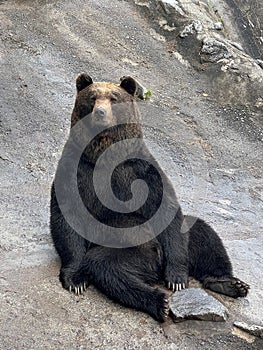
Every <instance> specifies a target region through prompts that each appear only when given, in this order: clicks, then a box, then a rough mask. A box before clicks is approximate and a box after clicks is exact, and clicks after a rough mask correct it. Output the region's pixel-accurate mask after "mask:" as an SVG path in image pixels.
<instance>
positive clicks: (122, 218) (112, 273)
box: [50, 73, 249, 322]
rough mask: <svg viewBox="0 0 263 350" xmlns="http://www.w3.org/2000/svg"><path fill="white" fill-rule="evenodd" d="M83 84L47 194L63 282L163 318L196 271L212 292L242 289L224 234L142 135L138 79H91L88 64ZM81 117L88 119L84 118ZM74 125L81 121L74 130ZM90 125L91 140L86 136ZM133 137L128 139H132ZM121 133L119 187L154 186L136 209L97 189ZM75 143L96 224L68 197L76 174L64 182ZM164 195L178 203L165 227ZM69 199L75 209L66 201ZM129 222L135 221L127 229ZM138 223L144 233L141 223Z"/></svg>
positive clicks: (122, 194)
mask: <svg viewBox="0 0 263 350" xmlns="http://www.w3.org/2000/svg"><path fill="white" fill-rule="evenodd" d="M76 88H77V96H76V100H75V105H74V108H73V112H72V116H71V129H70V137H69V138H70V140H71V141H70V142H69V145H65V147H64V150H63V152H62V156H61V159H60V161H59V164H58V168H57V172H56V174H55V179H54V181H53V184H52V189H51V202H50V230H51V236H52V239H53V243H54V246H55V249H56V251H57V253H58V255H59V256H60V260H61V269H60V274H59V279H60V282H61V284H62V286H63V288H65V289H66V290H68V291H69V292H73V293H75V294H77V295H79V294H82V293H83V292H84V291H85V290H86V288H87V287H88V286H89V285H90V284H92V285H94V286H95V287H96V288H97V289H99V290H100V291H101V292H103V293H104V294H105V295H106V296H108V297H109V298H110V299H112V300H113V301H116V302H118V303H120V304H122V305H124V306H126V307H130V308H134V309H137V310H140V311H143V312H146V313H148V314H149V315H151V316H152V317H153V318H154V319H156V320H157V321H159V322H164V321H165V320H166V318H167V317H168V315H169V297H170V294H171V292H177V291H179V290H182V289H185V288H187V287H188V284H189V277H190V276H191V277H193V278H195V279H196V280H198V281H200V282H201V283H202V285H203V287H204V288H207V289H210V290H212V291H214V292H217V293H221V294H225V295H227V296H229V297H233V298H237V297H245V296H246V295H247V293H248V290H249V285H248V284H246V283H245V282H243V281H241V280H239V279H238V278H236V277H234V276H233V272H232V265H231V262H230V259H229V256H228V254H227V252H226V249H225V247H224V245H223V243H222V240H221V239H220V237H219V236H218V234H217V233H216V232H215V231H214V229H213V228H212V227H211V226H210V225H208V224H207V223H206V222H205V221H203V220H202V219H200V218H194V217H190V216H185V215H183V213H182V210H181V207H180V205H179V203H178V200H177V197H176V194H175V191H174V188H173V186H172V184H171V182H170V180H169V178H168V177H167V176H166V175H165V174H164V173H163V172H162V169H161V168H160V167H159V165H158V162H157V161H156V160H155V158H154V157H153V155H152V154H151V152H150V151H149V149H148V148H147V146H146V144H145V143H144V140H143V133H142V127H141V116H140V113H139V110H138V107H137V102H136V90H137V83H136V81H135V80H134V79H133V78H132V77H130V76H125V77H122V78H121V82H120V83H119V84H118V83H112V82H93V80H92V78H91V77H90V76H89V75H88V74H86V73H81V74H80V75H79V76H78V77H77V79H76ZM83 120H85V121H86V122H85V123H83V125H81V123H82V121H83ZM77 125H81V126H80V127H79V128H78V130H77V131H76V130H75V129H76V126H77ZM87 135H89V140H90V142H89V143H88V144H87V145H86V144H85V140H86V136H87ZM83 140H84V144H85V145H84V147H83ZM126 141H129V142H131V144H129V146H127V147H126V146H125V145H126V144H125V142H126ZM137 141H138V142H137ZM120 142H122V143H123V145H124V146H123V147H122V148H120V150H119V153H121V155H122V156H124V158H123V159H124V160H123V161H122V162H121V163H120V164H119V165H118V166H117V167H116V168H115V169H114V171H112V173H111V181H110V186H111V188H112V191H113V193H114V195H115V197H116V198H117V199H118V200H119V201H121V202H123V203H124V204H125V203H127V201H129V200H130V199H131V197H132V191H131V186H132V183H133V182H134V181H135V180H136V179H141V180H143V181H145V183H146V184H147V186H148V195H147V198H146V201H145V203H144V204H143V205H141V207H139V208H135V209H133V210H132V211H131V212H129V211H126V212H125V210H124V211H122V212H115V211H114V210H111V209H110V208H109V207H107V206H106V205H105V204H104V203H102V202H101V200H100V199H99V198H97V193H96V191H95V189H94V184H93V181H94V177H93V175H94V171H95V168H96V166H97V165H96V164H97V163H98V162H99V160H100V157H101V155H102V154H103V153H104V152H105V151H106V150H107V149H108V147H110V146H112V145H116V144H119V143H120ZM75 150H77V151H78V154H79V159H78V160H77V163H76V164H77V171H76V175H75V176H76V182H77V187H76V188H77V191H78V193H79V195H80V198H81V200H82V202H83V204H84V206H85V208H86V209H87V210H88V212H90V213H91V216H92V218H94V219H95V220H94V221H96V222H98V223H99V224H98V226H97V225H96V224H94V225H93V224H92V225H90V224H89V221H85V220H91V219H89V218H88V219H87V215H85V218H84V215H80V212H79V205H78V204H76V203H74V204H73V205H71V203H70V202H71V198H73V197H74V193H73V190H72V189H71V186H70V181H69V182H68V184H67V183H66V181H65V183H64V180H63V178H62V177H59V170H58V169H59V168H61V169H62V170H61V172H60V173H61V174H64V175H65V174H67V173H68V172H70V171H71V170H70V165H71V164H72V162H73V161H74V154H75V153H74V152H75ZM138 150H139V154H140V155H141V157H138ZM113 155H115V154H114V152H113ZM111 156H112V154H110V155H109V159H107V157H106V158H105V159H104V160H102V161H101V162H100V166H98V168H99V169H102V170H103V171H104V173H105V174H107V171H108V169H109V167H110V166H111V163H112V162H113V161H114V159H113V158H114V157H112V158H111ZM62 163H63V165H61V164H62ZM65 164H66V165H65ZM67 166H69V168H67ZM99 182H101V183H103V182H104V178H103V177H100V178H99ZM165 187H166V188H168V191H166V192H165V191H164V188H165ZM76 188H75V189H74V191H76ZM60 192H62V197H63V192H67V193H68V195H67V196H66V197H65V198H64V197H63V198H62V199H61V198H60V199H58V195H59V196H61V193H60ZM139 192H140V191H139ZM103 195H105V193H104V192H103V191H102V196H103ZM104 199H105V198H104ZM72 201H73V199H72ZM162 203H164V204H165V208H168V209H169V208H172V210H171V213H172V214H171V217H169V218H168V216H169V215H168V214H167V212H168V211H169V210H168V209H167V211H166V209H165V210H163V211H162V212H161V215H159V218H158V224H160V228H159V229H158V230H159V231H160V230H161V229H162V224H163V223H164V228H163V229H162V230H161V232H159V231H158V230H156V227H155V226H156V225H157V224H156V225H153V224H151V222H150V219H151V218H152V216H153V215H154V213H155V212H156V211H157V210H158V208H159V207H160V206H161V204H162ZM67 205H69V210H68V212H67V211H65V207H66V206H67ZM65 213H66V214H65ZM67 213H68V214H69V215H71V216H72V218H73V220H76V222H77V225H79V226H78V227H80V226H81V230H82V231H81V232H80V231H78V228H76V227H74V225H73V224H71V223H70V222H68V221H69V220H68V218H67V215H68V214H67ZM168 219H169V220H168ZM100 223H102V224H103V227H110V228H117V229H118V231H116V232H118V235H117V237H115V235H114V234H115V233H114V234H111V233H109V236H108V231H107V230H106V231H105V232H102V231H103V230H102V231H100V230H101V229H100V227H101V226H100ZM167 223H168V224H167ZM157 226H158V225H157ZM130 227H131V228H132V229H133V230H131V231H129V228H130ZM141 227H142V229H140V228H141ZM134 228H135V229H134ZM137 228H138V231H140V234H137V233H136V232H137V231H136V230H137ZM83 232H84V233H83ZM109 232H110V231H109ZM114 232H115V231H114ZM134 232H135V233H134ZM98 237H99V239H100V240H99V241H98Z"/></svg>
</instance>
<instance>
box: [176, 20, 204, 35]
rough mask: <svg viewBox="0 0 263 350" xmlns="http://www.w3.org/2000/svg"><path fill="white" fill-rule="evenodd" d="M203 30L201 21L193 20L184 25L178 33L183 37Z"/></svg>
mask: <svg viewBox="0 0 263 350" xmlns="http://www.w3.org/2000/svg"><path fill="white" fill-rule="evenodd" d="M202 30H203V26H202V23H201V22H200V21H193V22H192V23H191V24H189V25H187V26H186V27H184V29H183V30H182V31H181V33H180V37H181V38H185V37H187V36H188V35H190V34H194V33H196V34H199V33H201V32H202Z"/></svg>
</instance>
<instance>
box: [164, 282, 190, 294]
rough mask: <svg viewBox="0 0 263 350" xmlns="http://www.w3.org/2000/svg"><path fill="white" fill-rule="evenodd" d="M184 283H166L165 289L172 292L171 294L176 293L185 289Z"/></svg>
mask: <svg viewBox="0 0 263 350" xmlns="http://www.w3.org/2000/svg"><path fill="white" fill-rule="evenodd" d="M185 288H186V284H185V283H171V282H167V289H169V290H172V291H173V292H177V291H179V290H182V289H185Z"/></svg>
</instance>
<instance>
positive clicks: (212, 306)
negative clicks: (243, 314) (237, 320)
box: [170, 288, 228, 321]
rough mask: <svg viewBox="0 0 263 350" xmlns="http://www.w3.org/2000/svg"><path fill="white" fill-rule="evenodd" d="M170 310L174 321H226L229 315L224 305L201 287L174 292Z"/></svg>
mask: <svg viewBox="0 0 263 350" xmlns="http://www.w3.org/2000/svg"><path fill="white" fill-rule="evenodd" d="M170 310H171V313H172V318H173V319H174V321H180V320H181V321H182V320H183V319H195V320H202V321H226V319H227V315H228V313H227V309H226V308H225V306H224V305H222V304H221V303H220V302H219V301H217V300H216V299H215V298H213V297H212V296H210V295H208V294H207V293H206V292H205V291H204V290H203V289H200V288H190V289H185V290H181V291H179V292H176V293H174V294H173V296H172V297H171V300H170Z"/></svg>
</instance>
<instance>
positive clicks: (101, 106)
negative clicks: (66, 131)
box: [71, 73, 138, 129]
mask: <svg viewBox="0 0 263 350" xmlns="http://www.w3.org/2000/svg"><path fill="white" fill-rule="evenodd" d="M76 87H77V97H76V101H75V106H74V110H73V113H72V118H71V126H74V125H75V124H76V123H77V122H78V121H79V120H81V119H82V118H84V117H88V118H89V120H90V123H89V126H90V127H91V128H95V129H96V127H105V128H107V127H110V126H112V125H115V124H117V123H120V122H122V119H123V120H124V118H123V116H124V114H123V113H124V112H125V116H126V118H127V117H129V118H128V120H129V121H130V122H137V121H138V112H137V109H136V111H134V108H135V106H134V103H135V99H134V95H135V92H136V88H137V83H136V81H135V80H134V79H133V78H132V77H124V78H122V81H121V83H120V84H115V83H111V82H93V80H92V78H91V77H90V76H89V75H88V74H86V73H82V74H80V75H79V76H78V77H77V80H76ZM120 104H121V105H120ZM116 105H118V107H116ZM121 107H123V108H121ZM130 107H133V108H130ZM127 110H129V115H128V111H127Z"/></svg>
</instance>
